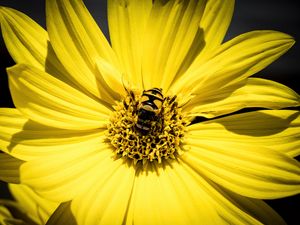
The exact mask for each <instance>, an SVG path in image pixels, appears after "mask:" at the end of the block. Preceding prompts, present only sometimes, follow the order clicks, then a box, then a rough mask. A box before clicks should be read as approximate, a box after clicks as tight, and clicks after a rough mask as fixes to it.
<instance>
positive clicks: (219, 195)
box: [173, 160, 285, 225]
mask: <svg viewBox="0 0 300 225" xmlns="http://www.w3.org/2000/svg"><path fill="white" fill-rule="evenodd" d="M179 161H180V163H181V165H182V166H181V167H173V169H174V170H175V171H174V172H175V173H176V174H177V175H178V176H179V178H180V179H181V180H179V182H178V183H174V185H175V184H176V185H177V186H178V187H180V186H182V185H183V184H185V185H187V186H188V187H189V189H190V192H191V193H193V192H196V193H197V192H199V189H200V190H202V192H203V193H202V194H201V195H202V196H203V195H204V194H205V195H206V196H207V198H208V199H209V200H210V203H211V204H212V206H213V207H214V208H215V210H216V211H217V213H218V215H219V216H220V218H221V219H222V220H223V221H222V223H220V224H240V225H244V224H262V223H261V222H266V221H267V223H264V224H278V225H279V224H281V225H283V224H285V223H284V222H283V220H282V219H281V218H280V216H279V215H278V214H276V212H275V211H273V210H272V209H271V208H270V207H268V206H267V205H266V204H264V203H263V202H262V201H261V200H256V199H249V198H246V197H243V196H240V195H237V194H234V193H232V192H230V191H228V190H227V189H223V188H220V187H219V186H218V185H216V184H215V183H214V182H211V181H209V179H207V177H205V176H204V175H203V174H202V173H197V172H196V171H195V170H193V169H192V168H190V167H189V166H188V165H186V164H184V163H183V162H181V160H179ZM174 180H175V179H174ZM180 182H181V184H180ZM178 189H179V188H178ZM197 199H198V197H197V195H195V196H194V201H197ZM189 204H191V203H189ZM200 204H201V203H200ZM195 214H196V215H197V213H195ZM271 221H272V223H270V222H271Z"/></svg>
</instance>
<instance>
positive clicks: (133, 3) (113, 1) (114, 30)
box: [108, 0, 152, 89]
mask: <svg viewBox="0 0 300 225" xmlns="http://www.w3.org/2000/svg"><path fill="white" fill-rule="evenodd" d="M151 8H152V1H151V0H144V1H140V0H130V1H127V0H109V1H108V24H109V32H110V39H111V42H112V47H113V49H114V50H115V52H116V54H117V55H118V58H119V59H120V62H121V64H122V68H123V69H122V72H124V76H125V78H126V79H127V80H130V82H131V83H132V85H133V86H135V87H138V88H140V89H142V74H141V65H142V63H141V62H142V57H143V48H144V40H145V38H146V37H145V35H146V33H145V29H146V24H147V22H148V17H149V14H150V11H151Z"/></svg>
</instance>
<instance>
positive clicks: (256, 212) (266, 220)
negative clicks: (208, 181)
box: [214, 184, 286, 225]
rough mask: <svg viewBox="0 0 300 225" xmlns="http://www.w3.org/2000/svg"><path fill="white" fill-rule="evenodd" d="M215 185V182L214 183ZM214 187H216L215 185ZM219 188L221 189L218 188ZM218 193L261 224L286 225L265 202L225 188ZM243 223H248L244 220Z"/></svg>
mask: <svg viewBox="0 0 300 225" xmlns="http://www.w3.org/2000/svg"><path fill="white" fill-rule="evenodd" d="M214 185H215V184H214ZM215 188H216V189H218V188H217V187H216V185H215ZM219 190H222V189H221V188H219ZM220 193H221V194H222V195H223V196H225V197H226V198H228V199H230V201H231V202H232V203H233V204H234V205H236V206H238V207H239V208H240V209H241V210H242V211H244V212H247V214H248V216H252V217H253V218H255V219H257V220H258V221H260V222H261V223H262V224H272V225H275V224H277V225H286V222H285V221H284V220H283V218H281V216H280V215H279V214H278V213H277V212H276V211H275V210H273V209H272V208H271V207H270V206H269V205H268V204H267V203H265V202H264V201H263V200H260V199H254V198H247V197H244V196H241V195H238V194H235V193H233V192H230V191H229V190H227V189H223V190H222V191H220ZM244 224H250V223H249V222H246V223H244Z"/></svg>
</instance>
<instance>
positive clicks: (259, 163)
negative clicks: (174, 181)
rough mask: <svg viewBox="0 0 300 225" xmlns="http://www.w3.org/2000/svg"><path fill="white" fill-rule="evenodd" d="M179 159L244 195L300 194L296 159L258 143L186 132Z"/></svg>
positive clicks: (268, 197) (299, 169)
mask: <svg viewBox="0 0 300 225" xmlns="http://www.w3.org/2000/svg"><path fill="white" fill-rule="evenodd" d="M186 145H188V146H190V147H189V150H188V151H187V152H186V153H185V154H183V156H182V160H183V161H184V162H186V163H187V164H188V165H190V166H191V167H192V168H194V169H195V170H196V171H198V172H199V173H201V174H204V175H205V176H207V177H209V178H210V179H211V180H212V181H214V182H216V183H218V184H220V185H221V186H223V187H225V188H227V189H229V190H231V191H233V192H235V193H238V194H240V195H243V196H247V197H252V198H260V199H274V198H281V197H286V196H290V195H295V194H299V193H300V165H299V162H297V161H296V160H294V159H293V158H290V157H288V156H287V155H285V154H283V153H281V152H278V151H274V150H270V149H268V148H265V147H262V146H259V145H255V144H252V145H249V144H241V143H238V142H227V141H222V140H213V141H209V140H206V141H201V140H200V141H199V140H198V138H196V137H192V136H191V135H189V136H188V137H187V138H186Z"/></svg>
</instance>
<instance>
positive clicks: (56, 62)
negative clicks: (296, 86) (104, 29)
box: [0, 0, 300, 225]
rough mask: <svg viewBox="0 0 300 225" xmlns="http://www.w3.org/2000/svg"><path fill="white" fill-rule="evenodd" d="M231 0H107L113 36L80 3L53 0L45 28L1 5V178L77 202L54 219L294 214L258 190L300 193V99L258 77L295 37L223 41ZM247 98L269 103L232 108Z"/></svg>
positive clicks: (192, 220) (219, 220)
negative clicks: (5, 54)
mask: <svg viewBox="0 0 300 225" xmlns="http://www.w3.org/2000/svg"><path fill="white" fill-rule="evenodd" d="M233 7H234V1H233V0H219V1H218V0H216V1H201V0H197V1H196V0H190V1H187V0H181V1H179V0H169V1H162V0H156V1H152V0H144V1H141V0H109V1H108V22H109V29H110V39H111V45H110V44H109V42H108V41H107V40H106V39H105V37H104V36H103V34H102V33H101V31H100V29H99V28H98V26H97V25H96V23H95V22H94V20H93V19H92V17H91V15H90V14H89V13H88V11H87V9H86V8H85V6H84V5H83V3H82V1H79V0H47V1H46V16H47V31H45V30H44V29H43V28H41V27H40V26H38V25H37V24H36V23H35V22H33V21H32V20H31V19H30V18H28V17H27V16H25V15H24V14H22V13H20V12H17V11H15V10H13V9H8V8H1V28H2V32H3V37H4V40H5V43H6V46H7V48H8V50H9V52H10V54H11V56H12V57H13V58H14V60H15V61H16V63H17V65H16V66H14V67H11V68H9V69H8V70H7V71H8V76H9V87H10V91H11V94H12V98H13V101H14V104H15V106H16V109H9V108H4V109H1V110H0V127H1V132H0V148H1V149H2V150H3V151H4V152H5V153H3V154H0V157H1V158H0V160H1V161H2V163H1V164H0V172H1V173H0V177H1V179H3V180H5V181H7V182H11V183H19V182H21V183H23V184H26V185H28V186H30V187H31V188H33V189H34V190H35V191H36V192H37V193H38V194H39V195H41V196H43V197H45V198H48V199H50V200H53V201H57V202H67V203H63V204H61V206H60V207H59V208H58V209H57V210H56V212H55V213H54V214H53V216H52V217H51V219H50V220H49V224H72V222H70V219H71V215H74V217H75V219H76V222H77V223H78V224H86V225H91V224H105V225H106V224H138V225H139V224H149V225H153V224H260V223H264V224H284V221H283V220H282V219H281V218H280V217H279V216H278V215H277V214H276V212H274V211H273V210H272V209H271V208H270V207H269V206H268V205H266V204H265V203H264V202H263V201H262V200H260V199H274V198H281V197H285V196H290V195H294V194H297V193H300V176H299V175H300V166H299V163H298V162H297V161H296V160H294V159H293V158H292V157H293V156H296V155H298V154H299V152H300V151H299V150H300V148H299V144H300V143H299V131H300V116H299V112H298V111H296V110H280V109H281V108H285V107H292V106H299V102H300V100H299V99H300V98H299V95H298V94H297V93H295V92H294V91H293V90H291V89H289V88H288V87H286V86H284V85H281V84H278V83H276V82H273V81H269V80H265V79H259V78H249V77H250V76H251V75H253V74H255V73H256V72H258V71H260V70H261V69H263V68H265V67H266V66H267V65H269V64H270V63H271V62H273V61H274V60H276V59H277V58H278V57H279V56H281V55H282V54H284V53H285V52H286V51H287V50H288V49H289V48H290V47H291V46H292V45H293V44H294V40H293V38H291V37H290V36H289V35H287V34H283V33H280V32H276V31H253V32H249V33H245V34H242V35H240V36H237V37H236V38H234V39H232V40H229V41H227V42H225V43H222V42H223V38H224V35H225V33H226V31H227V28H228V26H229V23H230V20H231V17H232V12H233ZM248 107H262V108H267V109H268V110H260V111H252V112H247V113H239V114H235V115H228V114H230V113H232V112H236V111H238V110H240V109H242V108H248ZM219 116H220V117H219ZM200 117H201V118H207V120H206V121H203V120H201V119H199V118H200ZM216 117H217V118H216ZM8 154H9V155H10V156H8ZM70 200H72V201H70ZM66 221H67V222H66Z"/></svg>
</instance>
